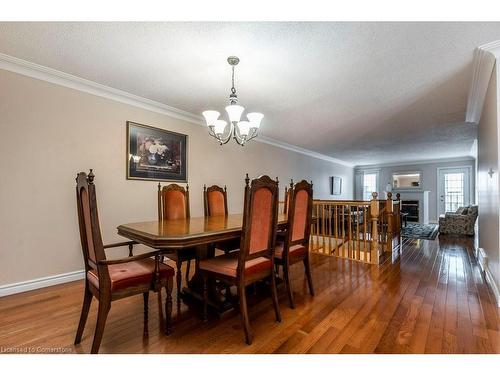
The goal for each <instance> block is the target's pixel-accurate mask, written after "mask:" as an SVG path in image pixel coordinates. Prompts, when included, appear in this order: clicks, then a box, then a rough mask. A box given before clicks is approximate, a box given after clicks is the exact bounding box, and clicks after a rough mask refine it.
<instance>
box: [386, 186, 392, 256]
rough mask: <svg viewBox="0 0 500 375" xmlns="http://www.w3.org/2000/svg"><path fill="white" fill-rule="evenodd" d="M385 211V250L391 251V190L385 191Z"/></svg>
mask: <svg viewBox="0 0 500 375" xmlns="http://www.w3.org/2000/svg"><path fill="white" fill-rule="evenodd" d="M385 211H386V213H387V250H389V251H392V239H393V238H394V206H393V202H392V193H391V192H388V193H387V201H386V203H385Z"/></svg>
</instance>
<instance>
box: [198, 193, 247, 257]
mask: <svg viewBox="0 0 500 375" xmlns="http://www.w3.org/2000/svg"><path fill="white" fill-rule="evenodd" d="M203 207H204V212H205V217H212V216H227V215H228V207H227V188H226V187H225V186H224V188H222V187H220V186H217V185H212V186H209V187H208V188H207V186H206V185H203ZM215 247H216V248H217V249H219V250H222V251H224V253H226V254H227V253H229V252H231V251H233V250H237V249H239V248H240V239H239V238H237V239H234V240H227V241H221V242H217V243H216V244H215Z"/></svg>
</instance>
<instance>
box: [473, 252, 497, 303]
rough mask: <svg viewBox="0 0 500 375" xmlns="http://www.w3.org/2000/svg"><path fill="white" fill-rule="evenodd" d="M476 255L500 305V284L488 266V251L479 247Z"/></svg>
mask: <svg viewBox="0 0 500 375" xmlns="http://www.w3.org/2000/svg"><path fill="white" fill-rule="evenodd" d="M475 255H476V258H477V261H478V263H479V267H481V270H482V271H483V272H484V275H485V279H486V283H487V284H488V285H489V286H490V288H491V291H492V292H493V295H494V296H495V299H496V302H497V306H498V307H500V292H499V290H498V286H497V284H496V282H495V279H493V275H492V274H491V272H490V269H489V267H488V256H487V255H486V252H485V251H484V249H482V248H478V249H477V251H476V253H475Z"/></svg>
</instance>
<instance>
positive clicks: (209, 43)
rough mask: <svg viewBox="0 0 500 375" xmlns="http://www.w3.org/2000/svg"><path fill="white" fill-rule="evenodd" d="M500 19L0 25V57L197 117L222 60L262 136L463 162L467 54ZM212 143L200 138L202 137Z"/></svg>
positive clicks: (218, 85) (331, 152)
mask: <svg viewBox="0 0 500 375" xmlns="http://www.w3.org/2000/svg"><path fill="white" fill-rule="evenodd" d="M497 39H500V23H470V22H468V23H340V22H334V23H296V22H295V23H263V22H262V23H0V52H1V53H5V54H8V55H12V56H15V57H18V58H21V59H25V60H28V61H31V62H34V63H37V64H41V65H44V66H47V67H50V68H53V69H57V70H60V71H63V72H66V73H70V74H73V75H76V76H79V77H82V78H86V79H89V80H92V81H95V82H98V83H101V84H104V85H107V86H110V87H113V88H117V89H121V90H124V91H127V92H130V93H133V94H135V95H139V96H142V97H145V98H148V99H152V100H155V101H158V102H161V103H164V104H168V105H170V106H174V107H177V108H179V109H183V110H185V111H189V112H192V113H196V114H200V113H201V112H202V111H203V110H205V109H222V108H224V106H225V105H226V104H227V97H228V95H229V88H230V69H229V66H228V65H227V63H226V58H227V56H229V55H237V56H239V57H240V59H241V63H240V65H238V67H237V70H236V88H237V90H238V96H239V98H240V104H241V105H243V106H245V107H247V108H248V109H249V110H252V111H260V112H262V113H264V114H265V116H266V117H265V118H264V121H263V124H262V128H261V129H262V133H263V134H264V135H266V136H268V137H271V138H275V139H278V140H280V141H282V142H287V143H290V144H293V145H296V146H300V147H303V148H306V149H309V150H313V151H316V152H319V153H322V154H325V155H328V156H332V157H335V158H338V159H342V160H345V161H347V162H350V163H353V164H356V165H360V164H375V163H389V162H398V161H401V162H405V161H416V160H424V159H436V158H443V157H460V156H466V155H469V152H470V148H471V146H472V143H473V139H474V138H475V134H476V129H475V126H473V125H471V124H466V123H465V122H464V121H465V110H466V100H467V92H468V88H469V84H470V80H471V75H472V65H471V63H472V52H473V49H474V47H476V46H479V45H481V44H484V43H487V42H490V41H493V40H497ZM207 141H208V140H207Z"/></svg>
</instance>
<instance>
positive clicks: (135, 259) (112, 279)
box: [75, 169, 175, 353]
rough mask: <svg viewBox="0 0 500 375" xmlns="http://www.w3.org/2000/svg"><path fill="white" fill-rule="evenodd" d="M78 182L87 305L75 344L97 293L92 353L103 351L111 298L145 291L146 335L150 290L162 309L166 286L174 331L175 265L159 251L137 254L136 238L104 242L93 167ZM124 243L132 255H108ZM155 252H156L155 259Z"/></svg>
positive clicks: (168, 327) (168, 322) (167, 321)
mask: <svg viewBox="0 0 500 375" xmlns="http://www.w3.org/2000/svg"><path fill="white" fill-rule="evenodd" d="M76 183H77V185H76V199H77V207H78V222H79V226H80V240H81V244H82V251H83V258H84V262H85V276H86V277H85V292H84V298H83V306H82V312H81V316H80V322H79V324H78V330H77V333H76V337H75V345H76V344H78V343H80V342H81V340H82V334H83V330H84V328H85V323H86V322H87V316H88V313H89V309H90V304H91V302H92V297H96V298H97V300H98V301H99V308H98V314H97V324H96V329H95V333H94V341H93V343H92V349H91V353H97V352H98V351H99V346H100V344H101V339H102V335H103V332H104V326H105V324H106V318H107V315H108V312H109V309H110V308H111V301H115V300H118V299H121V298H125V297H129V296H132V295H136V294H141V293H142V295H143V298H144V335H145V336H147V334H148V302H149V291H150V290H153V291H156V292H158V302H159V303H160V311H161V288H162V287H164V288H165V289H166V292H167V298H166V301H165V310H166V311H165V314H166V315H165V322H164V323H165V332H166V334H167V335H168V334H170V331H171V312H172V287H173V276H174V273H175V271H174V269H173V268H172V267H170V266H168V265H166V264H162V263H160V259H159V256H158V255H155V253H146V254H140V255H136V256H134V255H133V254H132V246H133V245H134V244H135V242H133V241H129V242H121V243H116V244H112V245H103V243H102V238H101V230H100V227H99V217H98V213H97V199H96V193H95V185H94V174H93V173H92V169H91V170H90V173H89V175H88V176H87V174H85V173H84V172H80V173H78V175H77V177H76ZM121 246H128V247H129V256H128V257H126V258H120V259H112V260H108V259H106V253H105V250H106V249H110V248H116V247H121ZM152 256H155V259H154V260H153V259H152Z"/></svg>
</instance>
